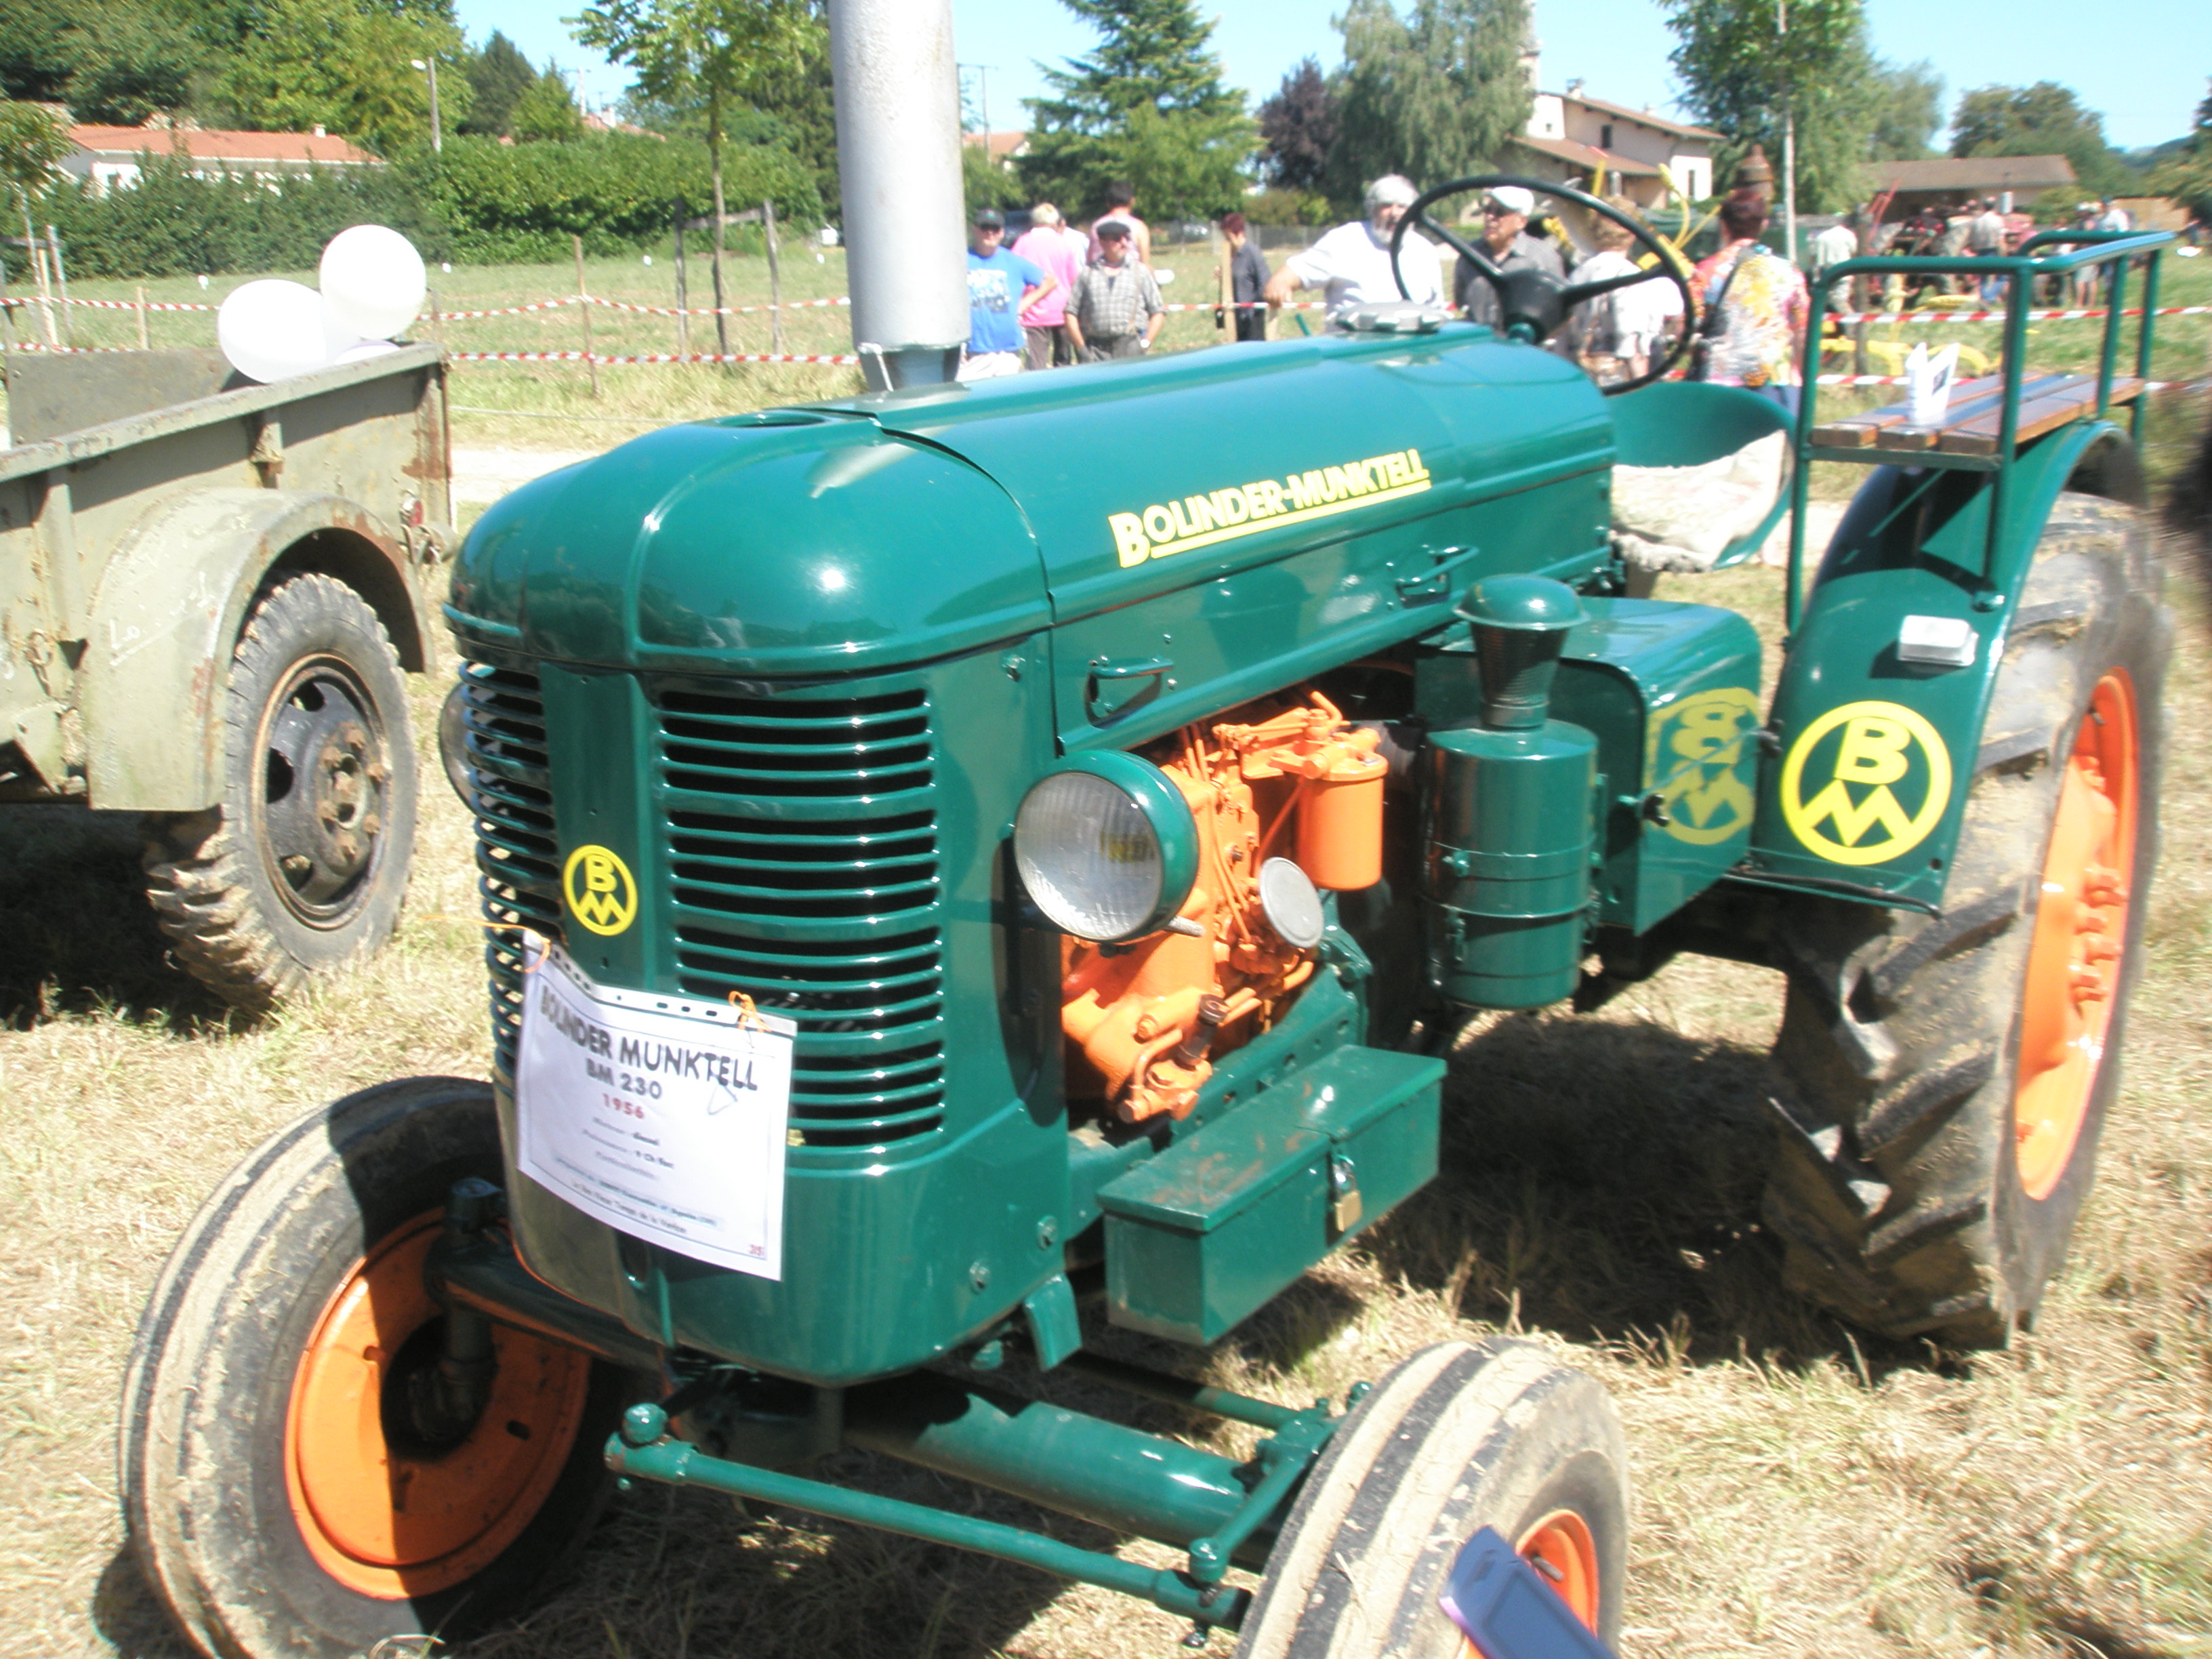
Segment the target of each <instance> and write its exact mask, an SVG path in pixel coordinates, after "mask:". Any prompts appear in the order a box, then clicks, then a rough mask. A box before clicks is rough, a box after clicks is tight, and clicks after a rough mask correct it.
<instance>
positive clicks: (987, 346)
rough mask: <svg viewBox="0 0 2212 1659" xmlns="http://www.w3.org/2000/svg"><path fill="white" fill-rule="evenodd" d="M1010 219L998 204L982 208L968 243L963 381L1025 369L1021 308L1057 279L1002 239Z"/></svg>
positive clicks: (1025, 307) (1046, 289) (1022, 310)
mask: <svg viewBox="0 0 2212 1659" xmlns="http://www.w3.org/2000/svg"><path fill="white" fill-rule="evenodd" d="M1004 240H1006V217H1005V216H1004V215H1003V214H1001V213H1000V212H999V210H997V209H996V208H981V209H979V210H977V211H976V214H975V224H974V232H973V234H972V235H971V236H970V237H969V243H968V356H967V357H966V358H965V360H964V361H963V362H962V363H961V365H960V378H961V379H962V380H994V379H995V378H996V377H998V376H999V375H1001V374H1020V373H1021V372H1022V343H1023V339H1022V313H1023V312H1024V311H1026V310H1027V309H1028V308H1029V307H1031V306H1033V305H1035V304H1036V302H1037V301H1039V300H1042V299H1043V298H1044V296H1045V295H1048V294H1049V293H1051V292H1052V291H1053V289H1054V288H1055V287H1057V286H1058V284H1057V283H1055V282H1054V280H1053V277H1052V276H1051V273H1049V272H1048V271H1043V270H1038V269H1037V268H1036V266H1035V265H1033V264H1030V262H1029V261H1028V260H1027V259H1024V258H1022V257H1021V255H1020V254H1018V253H1010V252H1007V251H1006V249H1005V248H1003V247H1001V246H999V244H1000V242H1002V241H1004Z"/></svg>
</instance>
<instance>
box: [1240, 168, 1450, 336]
mask: <svg viewBox="0 0 2212 1659" xmlns="http://www.w3.org/2000/svg"><path fill="white" fill-rule="evenodd" d="M1419 195H1420V192H1419V191H1417V190H1415V189H1414V188H1413V184H1412V182H1411V181H1410V180H1408V179H1401V178H1400V177H1399V176H1398V175H1397V174H1396V173H1386V174H1385V175H1383V177H1382V178H1380V179H1376V181H1375V182H1374V183H1373V184H1371V185H1368V187H1367V216H1366V217H1365V218H1364V219H1360V220H1355V221H1354V222H1352V223H1351V224H1347V225H1339V226H1338V227H1337V228H1335V229H1334V230H1332V231H1330V232H1329V233H1328V235H1326V236H1324V237H1322V239H1321V240H1319V241H1318V242H1316V243H1315V244H1314V245H1313V246H1311V247H1310V248H1308V249H1306V251H1305V252H1303V253H1294V254H1292V255H1291V257H1290V258H1287V259H1285V260H1284V261H1283V268H1282V269H1281V270H1279V271H1277V272H1276V273H1275V274H1274V275H1273V276H1272V277H1270V278H1269V279H1268V281H1267V303H1268V304H1269V305H1271V306H1273V307H1277V308H1280V307H1282V306H1283V305H1284V304H1285V303H1286V302H1287V301H1289V299H1290V297H1291V295H1293V294H1295V293H1297V291H1298V289H1302V288H1311V289H1321V290H1322V301H1323V303H1324V304H1325V305H1327V307H1328V323H1329V326H1330V327H1331V328H1332V329H1341V328H1342V327H1343V322H1342V320H1341V319H1343V318H1344V316H1345V315H1346V313H1349V312H1351V311H1353V310H1355V309H1357V308H1358V307H1360V306H1364V305H1375V304H1378V303H1380V302H1382V301H1390V300H1400V299H1412V300H1436V299H1439V298H1441V297H1442V296H1443V268H1442V266H1440V265H1439V264H1437V245H1436V244H1435V243H1434V242H1431V240H1428V238H1427V237H1425V236H1423V235H1421V234H1419V232H1409V233H1408V234H1407V237H1406V245H1405V247H1404V248H1403V249H1402V250H1401V255H1400V260H1399V263H1400V265H1401V268H1402V269H1403V270H1404V271H1405V275H1406V292H1405V293H1404V294H1402V295H1401V294H1400V293H1399V292H1398V282H1397V278H1396V277H1395V276H1392V275H1391V274H1390V237H1391V234H1392V233H1393V232H1394V231H1395V230H1396V229H1397V228H1398V221H1399V220H1401V219H1402V218H1404V217H1405V216H1406V210H1407V208H1409V207H1411V206H1413V203H1414V201H1415V200H1416V199H1417V198H1418V197H1419Z"/></svg>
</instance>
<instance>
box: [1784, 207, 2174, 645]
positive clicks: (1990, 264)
mask: <svg viewBox="0 0 2212 1659" xmlns="http://www.w3.org/2000/svg"><path fill="white" fill-rule="evenodd" d="M2172 240H2173V238H2172V235H2171V234H2167V233H2166V232H2163V231H2150V232H2143V231H2124V230H2117V231H2116V230H2106V231H2080V230H2046V231H2042V232H2039V233H2038V234H2036V235H2033V236H2031V237H2030V238H2028V240H2027V241H2026V242H2024V243H2022V244H2021V248H2020V251H2019V252H2017V253H2015V254H2013V255H2010V256H2008V257H2007V258H2000V259H1989V258H1958V257H1948V258H1918V257H1910V256H1905V255H1894V256H1883V255H1874V256H1870V257H1869V258H1863V259H1846V260H1844V261H1843V262H1841V263H1840V264H1833V265H1831V266H1829V267H1828V268H1827V269H1826V270H1824V271H1822V272H1821V273H1820V275H1819V276H1816V277H1814V279H1813V283H1812V307H1811V314H1810V316H1809V317H1808V319H1807V322H1806V331H1805V337H1806V341H1807V355H1808V358H1810V357H1812V356H1814V353H1815V351H1816V350H1817V343H1818V341H1819V340H1820V326H1821V324H1822V322H1823V321H1824V320H1825V319H1826V313H1827V309H1828V292H1829V289H1830V288H1831V287H1832V285H1833V284H1834V283H1837V282H1838V281H1839V280H1841V279H1843V278H1846V277H1850V276H1973V277H1978V278H1980V279H1983V280H1984V281H1986V280H1987V279H1988V278H1990V277H1992V276H1996V277H2002V279H2003V281H2004V283H2005V296H2004V313H2005V317H2004V322H2003V325H2002V326H2003V329H2004V346H2003V354H2002V368H2000V369H1999V370H1998V372H1997V373H1996V374H1987V375H1984V376H1982V377H1981V378H1980V379H1978V380H1966V381H1963V382H1961V383H1960V384H1959V385H1958V386H1955V387H1954V389H1953V391H1952V394H1951V400H1950V403H1949V404H1948V406H1947V407H1946V408H1945V410H1944V411H1943V415H1942V419H1941V420H1939V421H1937V422H1934V423H1933V424H1930V425H1915V424H1914V423H1912V422H1911V420H1910V419H1909V418H1908V410H1907V409H1906V406H1905V404H1902V403H1897V404H1889V405H1887V407H1885V408H1881V409H1876V410H1869V411H1868V412H1866V413H1865V414H1863V415H1852V416H1844V417H1841V418H1839V419H1836V420H1832V421H1826V422H1823V421H1821V420H1820V418H1819V415H1818V410H1817V404H1818V402H1819V398H1820V386H1819V382H1818V379H1817V377H1816V376H1815V375H1814V374H1810V373H1808V374H1806V375H1805V377H1804V381H1805V385H1804V392H1803V396H1802V399H1801V401H1800V404H1799V407H1798V410H1797V419H1796V436H1795V441H1794V444H1793V448H1794V450H1795V453H1796V465H1794V466H1793V467H1792V468H1791V469H1790V474H1791V476H1790V574H1789V587H1788V594H1787V598H1788V625H1789V627H1790V629H1792V630H1793V631H1794V630H1795V629H1796V626H1797V622H1798V617H1799V616H1800V614H1801V613H1802V610H1803V605H1804V599H1803V587H1804V583H1803V574H1804V568H1805V504H1806V501H1807V499H1808V495H1809V493H1810V487H1811V482H1812V475H1811V470H1810V469H1811V465H1812V463H1813V462H1814V461H1857V462H1860V463H1862V464H1872V465H1885V466H1904V467H1909V468H1913V469H1916V470H1927V471H1962V472H1991V473H1995V474H1996V475H1997V476H1996V478H1994V479H1993V480H1992V481H1991V483H1990V495H1991V496H1992V497H1993V499H1992V501H1991V502H1990V512H1989V517H1988V523H1989V525H1990V528H1991V532H1992V533H1994V530H1995V527H1996V526H1997V525H1998V524H1999V523H2001V522H2002V492H2003V489H2004V483H2005V476H2004V475H2005V474H2006V473H2007V472H2008V471H2009V470H2010V467H2011V465H2012V463H2013V462H2014V461H2015V459H2017V458H2018V456H2019V454H2020V452H2021V448H2022V447H2023V446H2026V445H2028V444H2032V443H2033V442H2035V441H2038V440H2039V439H2041V438H2044V437H2047V436H2049V435H2051V434H2052V433H2054V432H2057V431H2059V430H2061V429H2062V428H2065V427H2067V426H2069V425H2071V424H2072V423H2073V422H2075V421H2079V420H2101V419H2104V418H2106V416H2107V415H2108V414H2110V413H2111V411H2112V409H2113V408H2114V406H2115V405H2128V406H2130V408H2131V411H2132V413H2131V417H2130V435H2131V436H2133V437H2136V439H2138V440H2140V438H2141V436H2142V419H2143V401H2142V392H2143V387H2144V386H2145V383H2146V382H2147V381H2148V380H2149V378H2150V358H2151V340H2152V334H2153V327H2152V322H2151V319H2152V316H2153V313H2155V311H2156V310H2157V307H2158V277H2159V255H2160V252H2161V251H2162V250H2163V249H2164V248H2165V247H2166V245H2167V244H2168V243H2170V242H2171V241H2172ZM2039 248H2045V249H2048V248H2063V249H2064V250H2066V251H2062V252H2043V253H2038V252H2036V250H2038V249H2039ZM2138 260H2140V261H2141V262H2142V265H2143V267H2144V271H2143V295H2142V326H2141V328H2140V329H2139V330H2138V331H2137V333H2136V354H2135V355H2136V362H2135V373H2134V374H2131V375H2123V374H2119V373H2118V366H2119V356H2120V325H2121V323H2122V320H2123V318H2122V313H2123V312H2124V311H2125V309H2126V307H2127V289H2128V276H2129V272H2130V270H2131V269H2132V268H2133V267H2134V265H2135V264H2136V262H2137V261H2138ZM2102 264H2109V265H2110V266H2111V267H2112V275H2111V293H2110V295H2108V297H2107V301H2106V314H2105V337H2104V342H2103V346H2102V349H2101V350H2100V353H2099V358H2098V366H2097V372H2096V373H2095V374H2027V373H2026V372H2025V370H2026V360H2027V315H2028V312H2029V310H2030V308H2031V307H2032V305H2033V296H2034V288H2035V278H2037V277H2039V276H2068V275H2070V274H2071V273H2073V272H2075V271H2077V270H2082V269H2084V268H2086V267H2087V266H2091V265H2102ZM1986 557H1987V554H1986V550H1985V553H1984V560H1985V562H1986Z"/></svg>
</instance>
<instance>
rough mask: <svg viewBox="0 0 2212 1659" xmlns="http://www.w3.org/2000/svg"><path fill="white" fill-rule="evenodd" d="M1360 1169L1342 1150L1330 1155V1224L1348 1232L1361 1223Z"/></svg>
mask: <svg viewBox="0 0 2212 1659" xmlns="http://www.w3.org/2000/svg"><path fill="white" fill-rule="evenodd" d="M1359 1216H1360V1205H1359V1171H1358V1170H1356V1169H1354V1168H1353V1167H1352V1160H1351V1159H1350V1158H1346V1156H1345V1155H1344V1154H1343V1153H1342V1152H1331V1153H1330V1154H1329V1155H1328V1225H1330V1226H1331V1227H1332V1228H1333V1229H1334V1230H1335V1231H1338V1232H1340V1233H1348V1232H1350V1231H1352V1229H1353V1228H1354V1227H1357V1226H1358V1225H1359Z"/></svg>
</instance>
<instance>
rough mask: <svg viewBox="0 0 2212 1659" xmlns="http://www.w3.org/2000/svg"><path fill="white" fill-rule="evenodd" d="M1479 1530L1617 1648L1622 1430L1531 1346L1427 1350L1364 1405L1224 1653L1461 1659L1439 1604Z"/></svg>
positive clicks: (1310, 1489) (1593, 1387) (1314, 1479)
mask: <svg viewBox="0 0 2212 1659" xmlns="http://www.w3.org/2000/svg"><path fill="white" fill-rule="evenodd" d="M1485 1526H1487V1527H1491V1528H1495V1529H1496V1530H1497V1532H1498V1534H1500V1535H1501V1536H1503V1537H1504V1538H1505V1539H1507V1540H1508V1541H1510V1542H1512V1543H1513V1545H1514V1546H1515V1547H1516V1548H1517V1549H1518V1550H1519V1551H1520V1553H1521V1554H1522V1557H1523V1558H1524V1559H1528V1561H1529V1562H1530V1563H1531V1564H1532V1565H1534V1566H1535V1567H1536V1568H1537V1570H1538V1571H1541V1573H1542V1574H1543V1575H1544V1577H1546V1578H1547V1579H1549V1580H1550V1581H1551V1583H1552V1584H1553V1587H1554V1588H1555V1589H1557V1590H1558V1591H1559V1595H1560V1596H1561V1598H1562V1599H1563V1600H1565V1602H1566V1604H1567V1606H1568V1607H1570V1608H1571V1609H1572V1610H1573V1612H1574V1613H1576V1615H1577V1617H1579V1618H1580V1619H1581V1620H1583V1623H1584V1624H1586V1625H1588V1626H1589V1627H1590V1628H1591V1629H1592V1630H1594V1631H1595V1632H1597V1634H1598V1635H1599V1636H1600V1637H1601V1638H1604V1640H1605V1641H1606V1642H1607V1644H1614V1643H1616V1642H1618V1640H1619V1638H1620V1610H1621V1591H1622V1589H1623V1581H1624V1579H1625V1578H1626V1573H1627V1562H1628V1457H1627V1450H1626V1444H1625V1443H1624V1440H1623V1438H1622V1436H1621V1431H1620V1421H1619V1419H1617V1418H1615V1417H1614V1415H1613V1404H1612V1402H1611V1401H1609V1400H1607V1398H1606V1395H1605V1390H1604V1389H1601V1388H1600V1387H1599V1386H1598V1384H1597V1383H1595V1381H1593V1380H1592V1379H1591V1378H1590V1377H1589V1376H1585V1375H1584V1374H1583V1373H1582V1372H1580V1371H1577V1370H1571V1368H1569V1367H1567V1366H1565V1365H1561V1364H1558V1363H1557V1362H1556V1361H1555V1360H1553V1358H1552V1357H1551V1356H1550V1355H1549V1354H1548V1353H1547V1352H1544V1350H1543V1349H1541V1348H1540V1347H1538V1346H1536V1345H1535V1344H1534V1343H1532V1342H1517V1341H1510V1340H1492V1341H1488V1342H1485V1343H1482V1344H1481V1345H1480V1346H1474V1347H1470V1346H1468V1345H1467V1344H1465V1343H1463V1342H1446V1343H1441V1344H1439V1345H1438V1346H1436V1347H1433V1348H1426V1349H1424V1350H1423V1351H1422V1352H1419V1353H1417V1354H1415V1355H1414V1356H1413V1358H1410V1359H1408V1360H1407V1361H1405V1362H1404V1363H1403V1364H1401V1365H1400V1366H1398V1368H1397V1369H1396V1370H1393V1371H1392V1372H1391V1373H1390V1374H1389V1376H1386V1377H1384V1378H1383V1381H1382V1382H1380V1383H1377V1384H1376V1387H1375V1389H1374V1391H1373V1392H1372V1393H1371V1394H1370V1395H1368V1396H1367V1397H1366V1398H1365V1399H1364V1400H1363V1401H1360V1403H1359V1405H1358V1407H1356V1408H1355V1409H1354V1410H1353V1411H1352V1413H1351V1415H1350V1416H1349V1417H1348V1418H1347V1419H1346V1421H1345V1423H1344V1425H1343V1426H1342V1427H1341V1428H1340V1429H1339V1430H1338V1431H1336V1435H1335V1437H1334V1438H1333V1439H1332V1440H1331V1441H1330V1442H1329V1443H1328V1449H1327V1450H1326V1451H1325V1452H1323V1453H1322V1458H1321V1462H1319V1463H1318V1464H1317V1465H1316V1467H1315V1469H1314V1472H1313V1474H1311V1475H1310V1476H1309V1477H1308V1478H1307V1480H1306V1484H1305V1487H1304V1491H1303V1492H1300V1494H1299V1497H1298V1501H1297V1506H1296V1507H1295V1508H1294V1509H1293V1510H1291V1518H1290V1520H1289V1522H1287V1523H1286V1524H1285V1526H1284V1528H1283V1530H1282V1533H1281V1534H1280V1536H1279V1537H1278V1538H1277V1540H1276V1541H1275V1546H1274V1548H1273V1551H1272V1552H1271V1553H1269V1556H1268V1559H1267V1583H1265V1584H1264V1585H1263V1586H1262V1587H1261V1590H1260V1594H1259V1599H1258V1600H1257V1601H1255V1603H1254V1604H1253V1607H1252V1610H1251V1612H1250V1613H1249V1614H1248V1615H1247V1616H1246V1618H1245V1620H1244V1626H1243V1634H1242V1635H1241V1637H1240V1638H1238V1641H1237V1659H1319V1656H1322V1655H1324V1654H1325V1655H1327V1656H1328V1659H1383V1656H1386V1655H1388V1656H1393V1659H1397V1656H1404V1659H1460V1656H1462V1654H1463V1653H1464V1652H1465V1651H1466V1649H1467V1638H1465V1637H1463V1636H1462V1635H1461V1634H1460V1632H1459V1629H1458V1627H1457V1626H1455V1625H1454V1624H1453V1623H1452V1622H1451V1620H1449V1618H1448V1617H1447V1616H1446V1615H1445V1613H1444V1612H1443V1609H1442V1608H1441V1607H1438V1606H1437V1596H1438V1595H1440V1594H1442V1592H1443V1589H1444V1586H1445V1584H1446V1583H1447V1582H1448V1581H1449V1578H1450V1576H1451V1569H1452V1564H1453V1562H1454V1561H1455V1560H1457V1559H1458V1558H1459V1552H1460V1548H1461V1547H1462V1545H1464V1544H1465V1543H1466V1542H1467V1541H1468V1539H1469V1538H1470V1537H1472V1536H1473V1535H1474V1533H1475V1531H1476V1529H1477V1528H1481V1527H1485Z"/></svg>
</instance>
